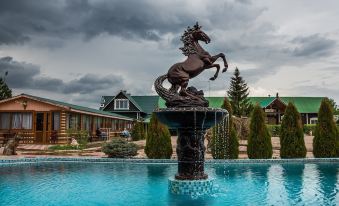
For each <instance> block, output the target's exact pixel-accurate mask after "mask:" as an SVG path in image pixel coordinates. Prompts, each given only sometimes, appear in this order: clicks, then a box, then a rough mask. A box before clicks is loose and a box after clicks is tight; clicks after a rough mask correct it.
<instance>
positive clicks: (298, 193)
mask: <svg viewBox="0 0 339 206" xmlns="http://www.w3.org/2000/svg"><path fill="white" fill-rule="evenodd" d="M282 168H283V185H284V187H285V190H286V193H287V199H288V202H289V204H291V205H296V204H300V203H301V202H302V190H303V176H304V169H305V165H304V164H282Z"/></svg>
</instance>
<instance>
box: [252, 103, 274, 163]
mask: <svg viewBox="0 0 339 206" xmlns="http://www.w3.org/2000/svg"><path fill="white" fill-rule="evenodd" d="M272 153H273V152H272V142H271V137H270V134H269V132H268V129H267V127H266V124H265V113H264V111H263V110H262V108H261V107H260V106H259V105H258V104H257V105H256V106H255V107H254V108H253V111H252V115H251V123H250V135H249V137H248V146H247V155H248V157H249V158H250V159H268V158H272Z"/></svg>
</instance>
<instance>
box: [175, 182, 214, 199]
mask: <svg viewBox="0 0 339 206" xmlns="http://www.w3.org/2000/svg"><path fill="white" fill-rule="evenodd" d="M213 183H214V179H213V178H208V179H205V180H177V179H174V178H169V179H168V189H169V191H170V192H171V193H172V194H175V195H190V196H200V195H210V194H212V192H213Z"/></svg>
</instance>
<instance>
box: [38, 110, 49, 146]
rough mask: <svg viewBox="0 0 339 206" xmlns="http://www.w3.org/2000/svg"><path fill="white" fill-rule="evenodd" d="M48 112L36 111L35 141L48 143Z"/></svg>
mask: <svg viewBox="0 0 339 206" xmlns="http://www.w3.org/2000/svg"><path fill="white" fill-rule="evenodd" d="M49 117H50V115H49V113H47V112H37V113H36V126H35V136H36V143H40V144H48V143H49V135H48V133H49V124H48V123H49Z"/></svg>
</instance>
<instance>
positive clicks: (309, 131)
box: [303, 124, 316, 135]
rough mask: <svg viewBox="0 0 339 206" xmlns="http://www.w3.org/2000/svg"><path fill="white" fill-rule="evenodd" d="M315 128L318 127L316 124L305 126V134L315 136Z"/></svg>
mask: <svg viewBox="0 0 339 206" xmlns="http://www.w3.org/2000/svg"><path fill="white" fill-rule="evenodd" d="M315 127H316V125H315V124H304V127H303V130H304V134H307V135H311V134H312V135H314V132H315Z"/></svg>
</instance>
